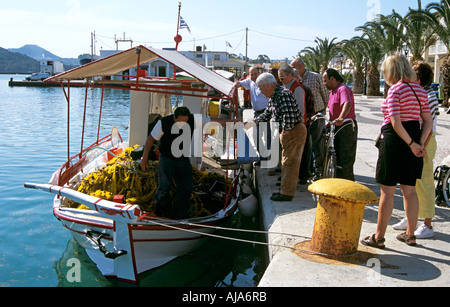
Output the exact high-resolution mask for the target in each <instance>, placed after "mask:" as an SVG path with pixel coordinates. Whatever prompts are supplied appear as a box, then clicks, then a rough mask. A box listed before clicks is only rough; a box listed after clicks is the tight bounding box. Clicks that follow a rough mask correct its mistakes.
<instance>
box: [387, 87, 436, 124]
mask: <svg viewBox="0 0 450 307" xmlns="http://www.w3.org/2000/svg"><path fill="white" fill-rule="evenodd" d="M410 85H411V86H412V88H413V89H414V91H415V92H416V94H417V97H418V98H419V100H420V103H421V104H422V110H421V107H420V105H419V102H418V101H417V98H416V96H415V95H414V93H413V91H411V88H410V87H409V86H408V85H407V84H405V83H403V82H399V83H397V84H395V85H393V86H392V87H391V88H390V89H389V93H388V96H387V98H386V100H385V101H384V102H383V103H382V104H381V111H382V112H383V114H384V123H383V126H384V125H387V124H389V123H390V122H391V117H392V116H395V115H400V120H401V121H402V122H407V121H420V120H421V116H420V114H421V112H422V113H431V112H430V106H429V104H428V94H427V92H426V91H425V90H424V89H423V88H422V87H421V86H420V85H419V84H417V83H416V82H411V83H410Z"/></svg>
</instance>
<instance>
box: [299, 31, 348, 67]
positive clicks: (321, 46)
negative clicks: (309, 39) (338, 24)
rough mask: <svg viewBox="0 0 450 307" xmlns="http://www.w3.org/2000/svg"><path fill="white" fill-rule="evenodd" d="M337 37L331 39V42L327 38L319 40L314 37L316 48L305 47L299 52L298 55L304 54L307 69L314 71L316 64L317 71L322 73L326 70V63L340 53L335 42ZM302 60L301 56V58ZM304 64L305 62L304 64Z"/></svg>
mask: <svg viewBox="0 0 450 307" xmlns="http://www.w3.org/2000/svg"><path fill="white" fill-rule="evenodd" d="M336 40H337V37H335V38H333V39H332V40H331V41H330V39H328V38H325V39H321V38H318V37H316V39H315V40H314V41H315V43H316V47H314V48H313V47H306V48H305V49H303V50H302V51H300V52H299V55H300V56H301V54H303V53H304V54H305V56H306V55H308V56H307V58H308V59H307V60H308V61H309V63H308V64H309V65H310V66H309V69H311V70H314V71H316V70H317V64H318V65H319V66H320V69H319V71H317V72H320V73H322V72H324V71H325V70H327V69H328V63H330V61H331V60H332V59H333V58H334V57H335V56H336V55H337V54H338V52H339V51H340V47H339V45H338V43H336V42H335V41H336ZM301 57H302V59H303V56H301ZM305 63H306V62H305Z"/></svg>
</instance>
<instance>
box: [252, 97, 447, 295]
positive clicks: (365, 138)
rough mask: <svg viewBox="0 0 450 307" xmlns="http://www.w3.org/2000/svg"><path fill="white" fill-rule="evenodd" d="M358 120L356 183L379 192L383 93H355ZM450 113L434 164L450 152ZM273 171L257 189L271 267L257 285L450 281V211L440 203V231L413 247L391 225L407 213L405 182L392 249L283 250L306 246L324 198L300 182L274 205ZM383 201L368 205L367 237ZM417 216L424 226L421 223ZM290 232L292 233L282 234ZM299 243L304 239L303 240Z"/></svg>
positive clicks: (389, 236) (390, 236) (443, 120)
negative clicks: (335, 254)
mask: <svg viewBox="0 0 450 307" xmlns="http://www.w3.org/2000/svg"><path fill="white" fill-rule="evenodd" d="M355 100H356V113H357V121H358V125H359V137H358V151H357V160H356V164H355V175H356V181H357V182H358V183H361V184H363V185H365V186H367V187H369V188H370V189H371V190H372V191H374V192H375V194H376V195H377V196H378V197H379V196H380V188H379V185H378V184H377V183H376V182H375V179H374V177H375V168H376V162H377V158H378V150H377V149H376V148H375V145H374V144H375V139H376V137H377V136H378V133H379V131H380V126H381V123H382V120H383V116H382V114H381V111H380V104H381V102H382V100H381V99H379V98H368V97H364V96H357V97H355ZM449 135H450V115H448V114H446V113H445V112H444V110H443V109H442V108H441V115H440V117H439V120H438V129H437V143H438V151H437V154H436V158H435V165H436V166H437V165H439V164H440V162H441V161H442V160H443V159H444V158H445V157H446V156H448V155H450V137H449ZM268 171H269V170H267V169H261V168H259V167H255V169H254V174H255V178H256V188H257V190H258V194H259V198H260V203H261V211H262V212H261V216H262V220H263V225H264V228H265V230H266V231H268V232H270V233H272V234H269V235H268V237H267V242H268V243H270V244H271V246H269V248H268V258H269V261H270V263H269V265H268V268H267V270H266V272H265V274H264V276H263V278H262V279H261V281H260V283H259V285H258V286H259V287H361V286H362V287H392V286H400V287H418V286H420V287H448V286H450V209H448V208H442V207H436V217H435V218H434V219H433V227H434V230H435V236H434V238H432V239H423V240H420V239H418V240H417V246H416V247H410V246H408V245H406V244H405V243H402V242H399V241H398V240H397V239H396V236H397V234H399V233H400V232H399V231H396V230H394V229H393V228H392V227H391V226H392V225H393V224H395V223H397V222H399V221H400V220H401V219H403V217H405V213H404V209H403V198H402V195H401V191H400V188H398V189H397V193H396V197H395V205H394V212H393V215H392V218H391V220H390V224H389V225H390V226H389V227H388V230H387V233H386V243H385V244H386V249H385V250H378V249H374V248H370V247H365V246H362V245H359V248H358V255H357V256H354V257H351V258H348V259H347V260H345V259H337V258H334V259H329V258H326V257H321V256H317V255H314V256H311V255H308V254H306V253H303V252H301V251H299V250H293V249H291V248H285V247H283V246H288V247H293V246H296V247H297V248H298V246H300V249H301V246H302V244H307V242H308V241H310V240H311V237H312V232H313V228H314V221H315V213H316V207H317V200H318V197H317V196H316V195H313V194H312V193H310V192H308V186H307V185H299V187H298V190H297V194H296V196H295V198H294V201H292V202H290V203H275V202H272V201H271V200H270V197H271V195H272V193H274V192H278V191H279V188H278V187H277V186H276V183H277V178H278V177H279V175H277V176H272V177H271V176H269V175H268ZM377 215H378V204H375V205H367V206H366V209H365V214H364V220H363V225H362V230H361V238H362V237H365V236H369V235H372V234H373V233H375V231H376V225H377ZM422 222H423V221H422V220H419V224H418V225H420V223H422ZM280 233H283V234H290V235H281V234H280ZM298 244H299V245H298Z"/></svg>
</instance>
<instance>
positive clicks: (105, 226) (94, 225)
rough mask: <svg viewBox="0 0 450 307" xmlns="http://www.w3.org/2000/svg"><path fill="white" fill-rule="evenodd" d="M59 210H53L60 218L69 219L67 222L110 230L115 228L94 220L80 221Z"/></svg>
mask: <svg viewBox="0 0 450 307" xmlns="http://www.w3.org/2000/svg"><path fill="white" fill-rule="evenodd" d="M57 211H58V210H53V213H54V214H55V215H56V217H57V218H59V219H62V220H64V221H67V222H71V223H76V224H81V225H86V226H92V227H98V228H104V229H109V230H113V229H114V227H113V226H109V225H105V224H100V223H94V222H84V221H80V220H79V219H74V218H69V217H66V216H64V215H61V214H60V213H58V212H57Z"/></svg>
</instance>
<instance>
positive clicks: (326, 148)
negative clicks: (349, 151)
mask: <svg viewBox="0 0 450 307" xmlns="http://www.w3.org/2000/svg"><path fill="white" fill-rule="evenodd" d="M319 119H323V120H325V121H326V123H327V124H328V125H329V126H330V128H329V129H325V131H324V137H323V138H322V149H323V150H322V154H323V153H325V158H324V160H323V161H324V163H323V169H322V174H321V175H322V178H336V174H337V168H338V165H337V157H336V150H335V148H334V138H335V137H336V135H337V134H338V133H339V132H340V131H341V130H339V131H337V132H336V123H335V122H334V121H329V120H328V119H327V117H326V116H325V115H323V114H322V113H318V114H316V115H314V116H313V117H312V118H311V121H312V122H313V121H316V120H319ZM350 124H351V125H352V127H353V130H355V122H354V121H353V119H351V118H347V119H345V120H344V123H343V125H342V126H341V127H342V128H344V127H346V126H348V125H350ZM317 167H318V165H314V169H317Z"/></svg>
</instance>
